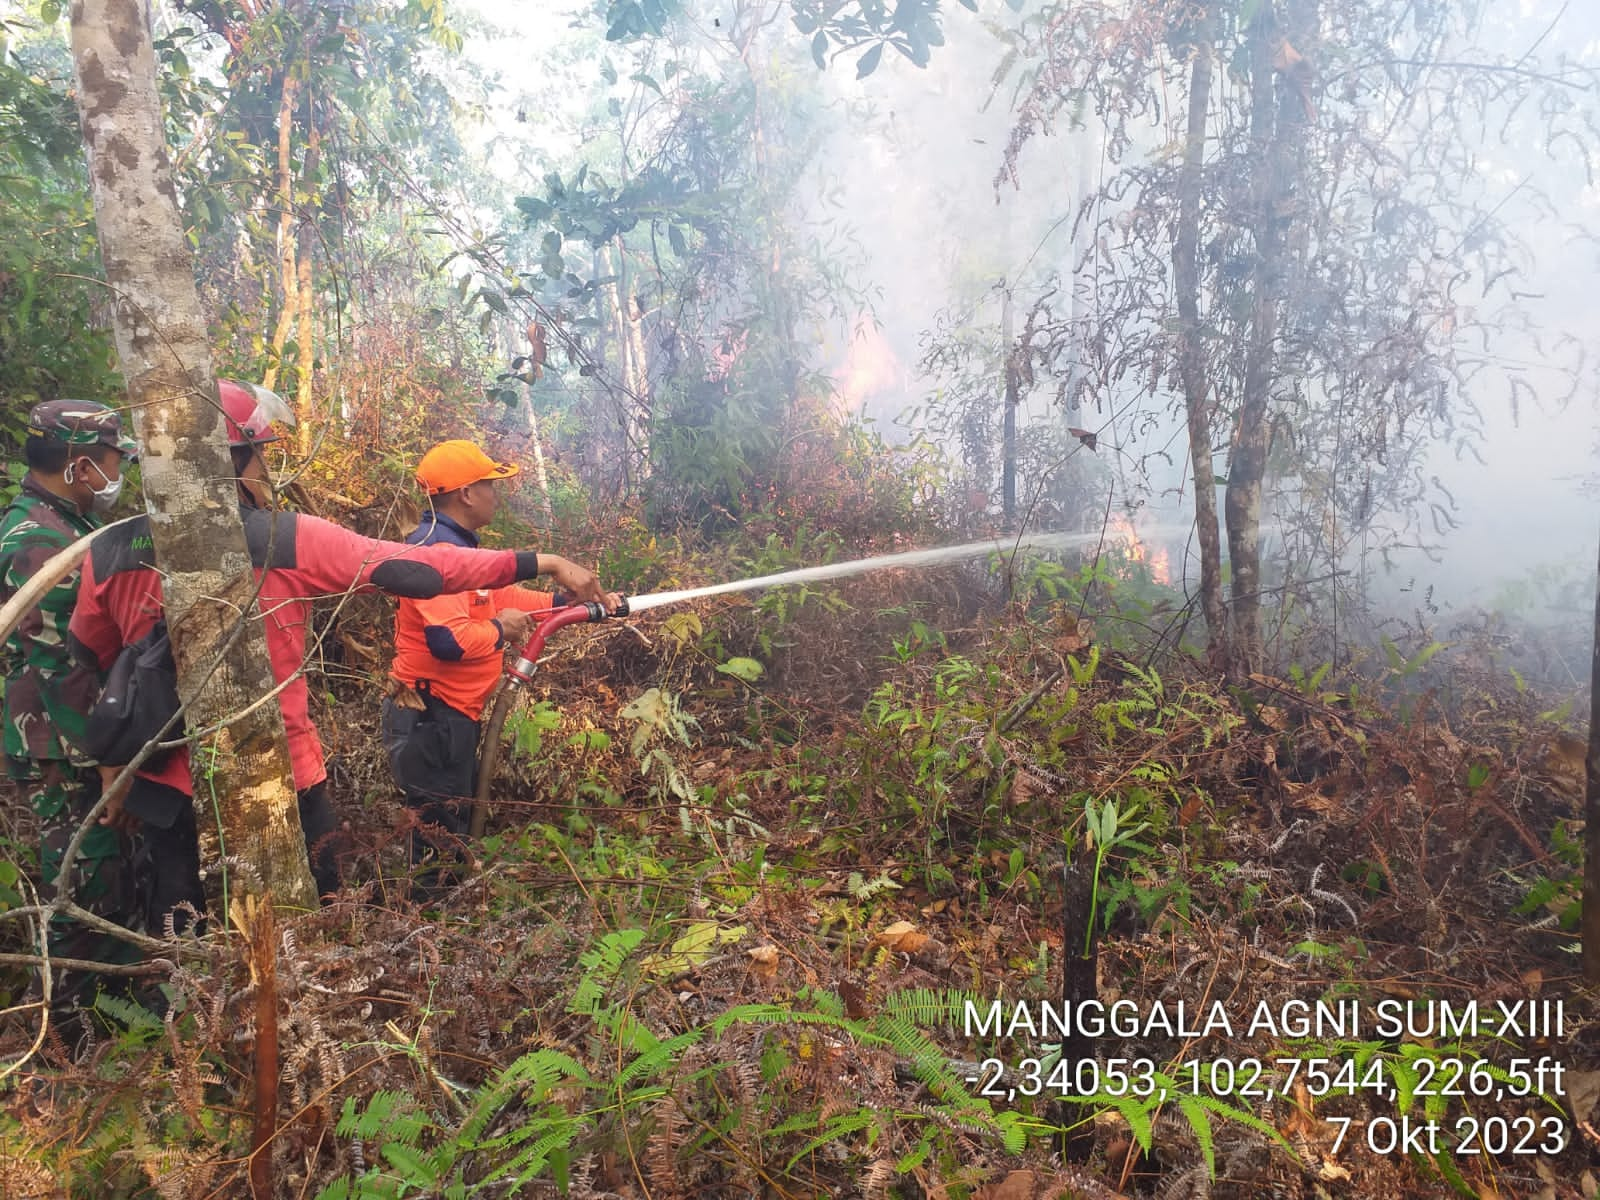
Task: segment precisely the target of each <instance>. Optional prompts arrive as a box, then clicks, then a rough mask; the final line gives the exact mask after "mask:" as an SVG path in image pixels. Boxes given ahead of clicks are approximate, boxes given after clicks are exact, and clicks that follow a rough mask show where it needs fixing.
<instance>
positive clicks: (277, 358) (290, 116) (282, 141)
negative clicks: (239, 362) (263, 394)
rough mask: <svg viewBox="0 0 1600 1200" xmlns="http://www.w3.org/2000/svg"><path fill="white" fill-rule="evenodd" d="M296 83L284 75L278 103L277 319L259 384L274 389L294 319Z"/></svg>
mask: <svg viewBox="0 0 1600 1200" xmlns="http://www.w3.org/2000/svg"><path fill="white" fill-rule="evenodd" d="M298 86H299V85H298V84H296V82H295V78H294V76H293V75H291V74H289V73H288V72H285V73H284V78H283V96H282V98H281V100H280V102H279V104H278V295H279V306H278V320H277V322H276V323H275V324H274V326H273V329H272V360H271V361H270V362H269V363H268V364H267V370H266V373H265V375H263V377H262V379H261V385H262V386H263V387H268V388H276V387H277V386H278V370H279V367H280V366H281V365H282V363H283V348H284V347H285V346H286V345H288V343H289V330H290V328H291V327H292V326H293V325H294V317H295V308H296V305H295V278H296V272H295V261H294V258H295V253H294V252H295V236H294V160H293V156H292V154H291V150H292V148H293V145H294V138H293V134H294V97H295V92H296V91H297V90H298Z"/></svg>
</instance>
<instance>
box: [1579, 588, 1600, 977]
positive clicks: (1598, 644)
mask: <svg viewBox="0 0 1600 1200" xmlns="http://www.w3.org/2000/svg"><path fill="white" fill-rule="evenodd" d="M1595 580H1596V586H1595V594H1594V651H1593V654H1592V656H1591V660H1590V665H1589V753H1588V755H1587V756H1586V761H1585V764H1584V765H1585V768H1586V771H1587V776H1588V778H1587V780H1586V781H1585V785H1584V790H1583V819H1584V824H1583V851H1584V853H1583V981H1584V982H1585V983H1587V984H1588V985H1589V986H1590V987H1593V986H1594V985H1595V984H1597V983H1600V563H1597V564H1596V570H1595Z"/></svg>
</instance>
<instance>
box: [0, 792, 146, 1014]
mask: <svg viewBox="0 0 1600 1200" xmlns="http://www.w3.org/2000/svg"><path fill="white" fill-rule="evenodd" d="M38 766H39V768H40V771H39V777H38V778H37V779H35V780H32V781H30V782H28V783H25V784H24V785H23V786H24V787H25V788H27V790H28V803H29V805H31V806H32V808H33V811H34V812H35V813H36V814H37V815H38V817H39V874H40V884H41V886H40V889H39V897H40V900H41V901H43V902H45V903H48V902H49V901H51V900H54V899H55V897H56V893H57V890H58V888H61V887H62V885H61V881H60V879H59V878H58V877H59V876H60V874H61V860H62V858H63V856H64V855H65V854H66V850H67V846H68V845H69V844H71V842H72V839H73V836H74V835H75V834H76V833H77V832H78V827H79V826H80V825H82V824H83V819H84V817H85V816H86V815H87V814H88V812H89V810H90V809H91V808H93V807H94V804H95V802H96V801H97V800H99V798H100V776H99V773H98V772H97V771H96V770H95V769H94V768H92V767H88V768H84V767H74V766H71V765H69V764H67V763H63V762H45V763H39V764H38ZM63 890H65V891H66V892H67V894H68V896H69V897H70V898H71V899H72V901H73V902H74V903H75V904H77V905H78V906H79V907H81V908H85V909H87V910H88V911H90V912H92V913H94V914H95V915H96V916H100V917H104V918H106V919H107V920H108V921H115V922H116V923H117V924H118V925H122V926H125V927H127V928H130V929H139V928H141V927H142V924H143V922H142V921H141V917H140V914H141V906H140V904H139V896H138V888H137V883H136V879H135V872H134V847H133V844H132V840H131V839H130V838H129V837H128V836H127V835H126V834H123V833H120V832H118V831H117V830H115V829H112V828H110V827H109V826H105V825H96V826H94V828H92V829H90V830H89V832H88V833H86V834H85V835H84V838H83V842H82V844H81V845H80V846H79V847H78V854H77V857H76V858H75V859H74V861H73V864H72V873H71V878H70V880H69V881H68V884H67V885H66V886H65V888H64V889H63ZM48 941H49V947H50V957H51V958H58V957H59V958H79V959H87V960H89V961H91V962H105V963H127V962H136V961H138V959H139V951H138V950H137V949H135V948H134V947H133V946H131V945H129V944H128V943H127V942H125V941H122V940H121V939H119V938H115V937H112V936H111V935H110V934H106V933H101V932H99V931H97V930H94V929H90V928H88V927H87V926H85V925H83V924H82V923H80V922H78V921H74V920H72V919H71V918H70V917H64V916H58V917H55V918H52V920H51V922H50V929H49V934H48ZM52 976H53V980H52V982H53V989H52V997H51V1003H50V1007H51V1009H52V1010H54V1011H55V1012H56V1013H57V1014H60V1015H63V1016H64V1015H66V1014H68V1013H70V1011H71V1010H72V1009H73V1008H74V1007H82V1008H90V1007H92V1006H93V1004H94V997H95V993H96V992H97V991H99V990H100V988H101V986H102V985H105V986H108V987H110V988H111V989H112V990H114V991H118V992H122V991H126V990H127V989H126V987H125V986H122V985H121V984H120V981H118V979H117V977H114V976H101V975H100V974H99V973H97V972H91V971H82V970H77V969H57V970H54V971H52ZM34 986H35V988H38V987H39V984H38V981H35V984H34Z"/></svg>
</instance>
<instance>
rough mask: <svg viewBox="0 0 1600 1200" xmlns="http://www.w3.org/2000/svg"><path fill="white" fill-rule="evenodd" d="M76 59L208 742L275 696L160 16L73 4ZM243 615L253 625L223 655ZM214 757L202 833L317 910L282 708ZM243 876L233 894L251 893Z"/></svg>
mask: <svg viewBox="0 0 1600 1200" xmlns="http://www.w3.org/2000/svg"><path fill="white" fill-rule="evenodd" d="M72 57H73V67H74V71H75V74H76V76H77V103H78V113H79V117H80V119H81V122H82V127H83V138H84V144H85V146H86V148H87V151H88V160H89V178H90V181H91V187H92V190H93V196H94V207H95V216H96V224H97V226H98V230H99V236H100V249H101V257H102V259H103V260H104V264H105V271H106V278H107V281H108V283H109V284H110V289H111V292H112V294H113V295H114V296H115V298H116V303H115V308H114V312H113V326H114V332H115V337H116V345H117V354H118V357H119V359H120V361H121V366H122V372H123V376H124V378H125V379H126V381H127V388H128V398H129V401H130V402H131V404H132V408H133V415H134V424H135V428H136V430H137V433H138V435H139V441H140V443H141V450H142V453H143V457H142V465H143V479H144V493H145V504H146V507H147V508H148V510H149V513H150V529H151V534H152V537H153V539H154V542H155V553H156V560H157V563H158V564H159V567H160V570H161V574H162V578H163V581H164V587H165V595H166V612H167V621H168V625H169V627H170V628H171V631H172V646H173V652H174V655H175V656H176V658H177V663H178V691H179V694H180V695H181V696H183V697H184V698H185V700H186V701H188V704H189V708H188V721H189V727H190V728H192V729H205V728H210V727H212V726H215V725H221V724H223V722H225V721H227V719H228V718H229V716H230V715H231V714H234V713H238V712H240V711H241V710H243V709H244V708H245V707H246V706H247V705H249V704H251V703H252V702H254V701H257V700H259V699H260V698H261V697H262V696H263V695H265V694H267V693H269V692H271V691H272V689H273V687H274V680H273V677H272V670H271V666H270V664H269V661H268V658H267V648H266V640H265V631H264V628H263V625H262V622H261V621H260V619H259V615H258V614H257V613H256V610H255V608H254V604H253V601H252V599H251V597H252V595H253V591H254V586H255V584H254V572H253V571H252V570H251V566H250V554H249V550H248V549H247V547H246V545H245V539H244V528H243V526H242V525H241V523H240V521H239V515H238V501H237V498H236V494H235V489H234V483H233V466H232V463H231V461H230V460H229V457H228V451H227V444H226V436H225V432H224V428H223V418H222V411H221V408H220V406H219V405H218V403H217V389H216V383H215V381H214V379H213V378H212V374H211V354H210V349H209V346H208V344H207V339H206V326H205V320H204V316H203V314H202V313H201V311H200V297H199V294H198V292H197V291H196V288H195V282H194V265H193V260H192V258H191V256H190V253H189V247H188V243H187V241H186V240H185V238H184V233H183V228H182V225H181V223H180V220H179V215H178V206H177V192H176V190H175V188H174V186H173V181H172V173H171V166H170V162H169V160H168V157H167V148H166V143H165V134H164V130H163V127H162V120H161V107H160V99H159V96H158V94H157V91H156V63H155V53H154V50H153V48H152V45H151V34H150V9H149V0H78V2H77V3H74V4H73V6H72ZM241 609H243V610H245V611H247V612H249V613H250V614H251V616H252V618H253V619H251V620H248V621H246V622H245V623H244V626H243V629H242V630H240V631H239V632H240V636H238V637H237V638H234V639H233V641H232V644H231V645H230V646H228V647H227V648H226V649H223V648H222V643H223V642H224V641H225V640H226V639H227V637H228V636H229V635H230V633H231V632H232V631H233V630H234V627H235V625H236V622H237V618H236V613H237V612H238V611H240V610H241ZM213 661H216V662H217V669H216V671H215V673H214V674H212V675H211V676H210V678H209V680H206V679H205V675H206V673H207V672H208V671H209V670H210V669H211V666H212V664H213ZM202 684H203V686H202ZM203 749H204V750H205V751H206V752H205V753H201V754H196V755H195V756H194V762H195V764H196V774H197V777H196V780H195V804H196V809H197V817H198V824H199V826H200V828H201V830H202V831H207V832H208V833H212V831H215V832H220V834H221V837H222V840H223V843H224V845H225V846H226V850H227V853H228V854H229V855H231V856H235V857H237V858H240V859H242V860H244V861H245V862H248V863H249V864H250V865H251V867H252V868H253V869H254V874H255V875H257V876H259V881H260V884H261V885H262V886H263V887H264V888H265V889H266V890H267V891H268V892H269V893H270V894H271V895H272V896H273V897H274V899H275V900H277V901H278V902H280V903H285V904H290V905H295V906H300V907H310V906H313V905H314V904H315V903H316V892H315V886H314V884H313V883H312V880H311V871H310V865H309V863H308V862H307V859H306V848H305V840H304V836H303V835H302V833H301V829H300V820H299V810H298V807H297V804H296V800H295V793H294V788H293V786H292V785H291V783H290V778H289V755H288V747H287V743H286V741H285V738H284V732H283V718H282V716H281V714H280V712H279V709H278V704H277V701H276V700H270V701H267V702H266V703H263V704H260V705H259V706H258V707H256V708H255V709H254V710H253V711H251V712H249V713H248V714H246V715H244V716H241V717H239V718H238V719H237V720H234V721H232V722H230V723H227V724H226V725H224V726H223V728H222V729H221V730H220V732H218V733H216V734H215V735H213V736H211V737H209V738H207V739H206V741H205V743H204V747H203ZM213 751H214V753H212V752H213ZM203 762H204V763H207V764H208V771H203V770H202V769H201V766H200V764H201V763H203ZM202 776H204V777H202ZM215 842H216V837H215V836H214V833H213V835H212V836H209V837H207V838H206V839H205V840H203V841H202V854H203V855H204V856H205V857H206V858H207V859H209V860H211V861H212V862H213V864H214V861H215V858H216V846H215ZM248 875H249V873H248V872H245V873H241V876H242V878H239V879H236V882H242V883H243V884H244V886H245V887H247V888H250V889H253V888H254V887H255V886H256V882H257V881H256V880H254V879H250V878H248Z"/></svg>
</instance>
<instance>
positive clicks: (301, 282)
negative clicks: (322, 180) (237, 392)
mask: <svg viewBox="0 0 1600 1200" xmlns="http://www.w3.org/2000/svg"><path fill="white" fill-rule="evenodd" d="M314 103H315V101H314V98H313V97H312V95H311V92H310V90H309V89H307V93H306V129H307V133H306V162H305V180H306V191H307V193H308V194H310V193H311V192H312V190H313V189H314V188H315V187H316V179H317V165H318V164H317V159H318V158H319V156H320V155H321V151H322V136H321V130H319V129H318V128H317V122H316V113H315V112H314V111H313V109H312V105H313V104H314ZM311 218H312V213H311V211H309V210H308V211H307V212H305V213H303V214H301V220H300V230H299V234H298V236H297V239H296V240H297V244H296V248H295V257H296V258H297V259H298V260H299V261H297V262H296V263H295V310H296V326H295V343H296V349H297V350H298V352H299V357H298V362H297V368H296V372H295V381H294V382H295V401H294V415H295V418H296V425H295V431H296V434H297V438H298V443H297V444H298V448H299V451H300V457H302V458H309V457H310V456H311V452H312V450H313V448H314V447H315V445H316V438H317V431H318V428H319V422H318V421H317V420H316V419H315V414H314V413H313V412H312V411H311V385H312V382H313V379H314V377H315V375H316V367H317V355H316V348H317V338H316V331H315V326H314V323H313V318H314V315H315V295H314V293H313V290H312V274H311V267H312V261H313V259H314V257H315V253H314V252H315V249H316V239H317V230H316V226H315V225H313V224H312V220H311Z"/></svg>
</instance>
